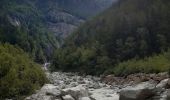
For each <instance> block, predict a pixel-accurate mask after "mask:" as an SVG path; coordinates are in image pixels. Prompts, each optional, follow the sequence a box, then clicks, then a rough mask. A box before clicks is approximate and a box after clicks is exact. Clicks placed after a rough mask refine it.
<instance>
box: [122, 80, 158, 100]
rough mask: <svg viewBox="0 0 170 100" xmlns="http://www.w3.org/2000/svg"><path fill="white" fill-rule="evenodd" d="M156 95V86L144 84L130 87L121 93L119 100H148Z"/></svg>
mask: <svg viewBox="0 0 170 100" xmlns="http://www.w3.org/2000/svg"><path fill="white" fill-rule="evenodd" d="M155 94H156V92H155V84H154V83H150V82H142V83H141V84H138V85H136V86H134V87H132V86H129V87H126V88H124V89H122V90H121V91H120V99H119V100H146V99H147V98H151V97H153V96H154V95H155Z"/></svg>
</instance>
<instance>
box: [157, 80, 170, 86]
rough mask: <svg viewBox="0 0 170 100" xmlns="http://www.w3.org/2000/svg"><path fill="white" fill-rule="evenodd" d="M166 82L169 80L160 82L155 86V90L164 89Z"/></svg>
mask: <svg viewBox="0 0 170 100" xmlns="http://www.w3.org/2000/svg"><path fill="white" fill-rule="evenodd" d="M168 81H169V79H164V80H162V81H161V82H160V83H159V84H158V85H157V86H156V88H166V87H167V85H168Z"/></svg>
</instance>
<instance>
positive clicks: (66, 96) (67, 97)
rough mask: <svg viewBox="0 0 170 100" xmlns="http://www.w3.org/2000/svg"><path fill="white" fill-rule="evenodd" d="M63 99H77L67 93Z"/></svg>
mask: <svg viewBox="0 0 170 100" xmlns="http://www.w3.org/2000/svg"><path fill="white" fill-rule="evenodd" d="M62 99H63V100H75V99H74V98H73V97H72V96H70V95H65V96H63V97H62Z"/></svg>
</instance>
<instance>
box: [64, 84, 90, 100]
mask: <svg viewBox="0 0 170 100" xmlns="http://www.w3.org/2000/svg"><path fill="white" fill-rule="evenodd" d="M68 94H69V95H71V96H72V97H73V98H75V99H76V100H78V99H79V98H82V97H88V90H87V89H86V88H84V87H83V86H81V85H79V86H76V87H72V88H66V89H63V90H61V95H68Z"/></svg>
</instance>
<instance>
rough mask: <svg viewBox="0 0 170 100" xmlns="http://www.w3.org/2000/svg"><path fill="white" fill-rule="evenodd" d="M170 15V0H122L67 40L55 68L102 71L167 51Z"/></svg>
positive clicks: (54, 65) (54, 61) (91, 71)
mask: <svg viewBox="0 0 170 100" xmlns="http://www.w3.org/2000/svg"><path fill="white" fill-rule="evenodd" d="M169 18H170V1H169V0H120V1H119V2H118V3H116V4H114V5H113V6H112V7H111V8H110V9H108V10H107V11H105V12H104V13H102V14H100V15H99V16H96V17H95V18H94V19H92V20H89V21H88V22H86V23H85V24H84V25H82V26H81V27H80V28H79V29H78V30H77V31H75V32H74V33H73V35H72V36H70V37H68V38H67V39H66V43H65V45H64V46H63V48H62V50H60V49H59V50H57V51H56V55H55V57H54V60H53V68H54V69H62V70H64V71H68V70H69V71H70V70H71V71H80V72H82V73H87V74H101V73H104V72H106V73H107V72H110V71H111V70H110V69H113V68H114V67H115V66H116V65H117V64H118V63H120V62H123V61H127V60H130V59H134V58H136V59H143V58H145V57H148V56H153V55H155V54H159V53H161V52H164V51H167V50H168V48H169V47H170V44H169V43H170V39H169V38H170V34H169V32H170V28H169V27H170V19H169ZM61 66H62V67H61ZM153 66H154V65H153ZM127 67H128V66H127ZM159 67H160V66H159ZM108 70H109V71H108ZM159 71H162V70H159Z"/></svg>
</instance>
